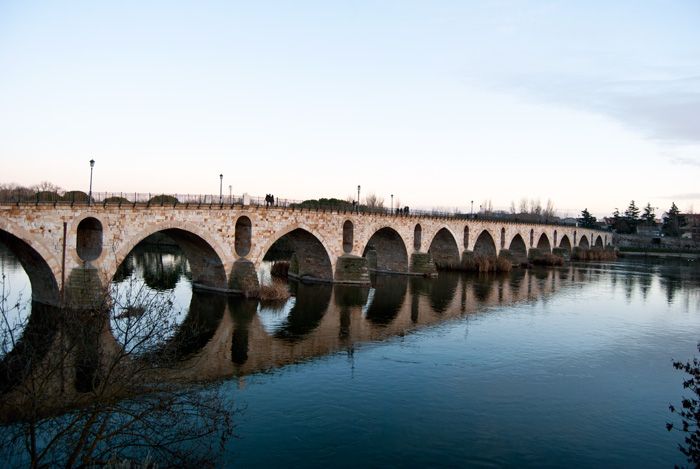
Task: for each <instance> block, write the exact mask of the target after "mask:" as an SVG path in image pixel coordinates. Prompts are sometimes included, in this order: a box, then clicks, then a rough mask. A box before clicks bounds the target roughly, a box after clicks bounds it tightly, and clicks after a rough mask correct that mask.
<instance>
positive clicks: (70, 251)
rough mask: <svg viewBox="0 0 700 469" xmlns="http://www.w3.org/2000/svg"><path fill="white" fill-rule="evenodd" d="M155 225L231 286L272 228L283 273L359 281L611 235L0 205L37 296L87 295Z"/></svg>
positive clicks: (261, 211)
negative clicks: (285, 257) (282, 252)
mask: <svg viewBox="0 0 700 469" xmlns="http://www.w3.org/2000/svg"><path fill="white" fill-rule="evenodd" d="M159 232H160V233H164V234H166V235H168V236H169V237H171V238H172V239H173V240H175V241H176V242H177V244H178V245H179V246H180V247H181V248H182V250H183V251H184V253H185V255H186V256H187V259H188V261H189V264H190V269H191V272H192V281H193V285H194V287H195V288H200V289H209V290H214V291H221V292H239V291H240V289H241V286H242V282H244V281H253V282H258V277H257V269H258V268H259V267H260V265H261V263H262V261H263V258H264V256H265V254H266V253H267V252H268V250H269V249H270V247H271V246H272V245H273V244H274V243H275V242H276V241H278V240H280V239H281V238H286V239H287V240H289V241H290V243H291V245H292V246H293V248H294V251H295V259H296V262H293V268H292V270H291V272H292V274H294V275H296V276H298V277H300V278H301V279H308V280H314V281H322V282H333V283H350V284H368V283H369V272H370V270H376V271H379V272H390V273H397V274H409V275H428V276H431V275H435V272H436V265H437V266H440V265H450V264H459V263H460V262H461V261H462V260H463V259H464V258H465V257H468V256H472V255H474V254H484V255H492V256H499V255H501V256H506V255H507V256H510V257H512V258H513V259H515V260H519V261H523V260H526V259H528V257H529V256H531V255H532V254H533V253H534V252H552V251H555V252H556V251H557V250H558V252H559V253H562V254H566V253H567V252H571V250H572V249H573V248H574V247H582V248H588V247H592V246H595V247H600V248H603V247H604V246H608V245H609V244H610V243H611V235H610V234H609V233H606V232H603V231H599V230H593V229H586V228H580V227H575V226H560V225H540V224H527V223H514V222H506V221H504V222H498V221H485V220H479V219H471V218H470V219H460V218H446V217H437V216H426V215H420V216H412V215H396V214H385V213H382V214H367V213H356V212H351V211H343V210H340V211H335V210H333V211H331V210H325V211H324V210H306V209H304V210H300V209H298V208H296V209H295V208H290V207H269V208H267V207H262V206H243V205H241V206H220V205H212V204H210V205H204V206H202V205H196V204H192V205H167V204H165V205H160V204H159V205H152V204H131V203H129V204H123V205H122V204H92V205H88V204H87V203H84V204H70V205H69V204H66V205H61V204H51V203H47V204H44V203H0V241H2V242H3V243H4V244H6V245H7V246H8V247H9V248H10V249H11V250H12V251H13V252H15V254H16V255H17V257H18V258H19V259H20V262H21V263H22V265H23V267H24V270H25V271H26V272H27V275H28V277H29V279H30V282H31V285H32V299H33V300H34V301H37V302H40V303H44V304H49V305H53V306H61V305H64V304H67V303H66V302H74V303H78V304H85V302H86V301H89V300H88V299H87V298H88V296H89V293H88V292H90V291H91V288H93V287H100V288H106V287H107V286H108V285H109V284H110V282H111V281H112V278H113V277H114V275H115V273H116V272H117V269H118V267H119V265H120V264H121V263H122V261H123V260H124V258H125V257H126V256H127V255H128V254H129V252H131V250H132V249H133V248H134V247H135V246H136V245H137V244H138V243H139V242H141V241H143V240H144V239H145V238H146V237H148V236H150V235H152V234H154V233H159Z"/></svg>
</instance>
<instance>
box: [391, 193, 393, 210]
mask: <svg viewBox="0 0 700 469" xmlns="http://www.w3.org/2000/svg"><path fill="white" fill-rule="evenodd" d="M391 213H394V194H391Z"/></svg>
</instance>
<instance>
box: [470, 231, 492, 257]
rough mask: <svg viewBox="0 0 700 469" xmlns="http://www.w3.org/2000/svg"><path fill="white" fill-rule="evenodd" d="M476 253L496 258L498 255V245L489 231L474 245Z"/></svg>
mask: <svg viewBox="0 0 700 469" xmlns="http://www.w3.org/2000/svg"><path fill="white" fill-rule="evenodd" d="M474 253H475V254H481V255H482V256H495V255H496V243H495V242H494V241H493V237H492V236H491V233H489V232H488V231H487V230H483V231H482V232H481V233H480V234H479V237H478V238H476V242H475V243H474Z"/></svg>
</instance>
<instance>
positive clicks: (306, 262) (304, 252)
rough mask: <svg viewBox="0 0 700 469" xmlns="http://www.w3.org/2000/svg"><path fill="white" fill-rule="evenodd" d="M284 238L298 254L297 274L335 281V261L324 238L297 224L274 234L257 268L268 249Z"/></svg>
mask: <svg viewBox="0 0 700 469" xmlns="http://www.w3.org/2000/svg"><path fill="white" fill-rule="evenodd" d="M282 238H286V239H288V240H289V241H290V243H291V245H292V248H293V249H294V253H295V254H296V260H297V265H298V273H296V275H298V276H299V277H301V278H304V277H305V278H309V279H316V280H323V281H328V282H331V281H333V268H334V263H333V262H332V261H331V258H330V256H329V254H328V250H327V248H326V244H325V243H324V241H323V239H322V238H321V237H320V236H318V234H317V233H315V232H314V231H313V230H311V229H309V228H308V227H306V226H302V225H296V224H295V225H292V226H289V227H286V228H285V229H284V230H281V231H278V232H276V233H275V234H274V236H272V238H271V239H270V240H269V241H268V242H267V244H266V245H265V247H264V248H263V250H262V252H261V253H260V256H259V257H258V259H256V260H255V268H256V270H257V269H258V268H259V267H260V264H261V262H262V260H263V258H264V257H265V254H266V253H267V251H268V250H269V249H270V248H271V247H272V245H273V244H275V243H276V242H277V241H278V240H280V239H282Z"/></svg>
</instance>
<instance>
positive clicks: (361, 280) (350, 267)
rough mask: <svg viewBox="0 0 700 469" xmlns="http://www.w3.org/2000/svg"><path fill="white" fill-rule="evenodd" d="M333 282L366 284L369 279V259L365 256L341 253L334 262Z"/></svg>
mask: <svg viewBox="0 0 700 469" xmlns="http://www.w3.org/2000/svg"><path fill="white" fill-rule="evenodd" d="M333 282H334V283H349V284H360V285H367V284H369V283H370V280H369V260H368V259H367V258H366V257H359V256H353V255H350V254H345V255H342V256H340V257H339V258H338V260H337V262H336V264H335V276H334V278H333Z"/></svg>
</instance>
